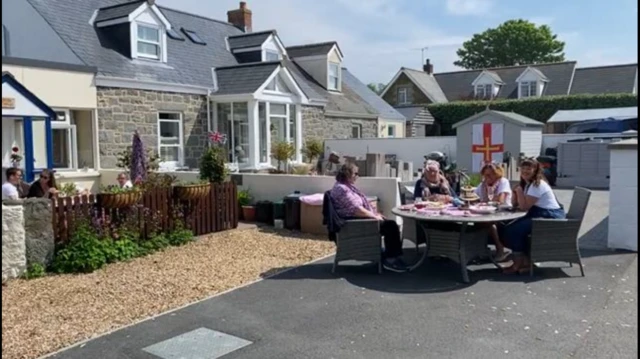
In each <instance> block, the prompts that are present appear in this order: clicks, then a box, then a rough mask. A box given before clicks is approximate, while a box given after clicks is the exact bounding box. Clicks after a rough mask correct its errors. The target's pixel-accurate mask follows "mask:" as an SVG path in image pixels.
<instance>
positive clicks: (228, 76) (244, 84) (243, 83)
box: [216, 61, 280, 95]
mask: <svg viewBox="0 0 640 359" xmlns="http://www.w3.org/2000/svg"><path fill="white" fill-rule="evenodd" d="M279 66H280V61H271V62H257V63H252V64H242V65H235V66H228V67H221V68H216V76H217V77H218V84H219V86H218V91H217V92H216V95H230V94H247V93H253V92H255V91H256V90H257V89H258V88H259V87H260V86H261V85H262V84H264V83H265V81H267V79H268V78H269V76H271V74H272V73H273V72H274V71H275V70H276V69H277V68H278V67H279Z"/></svg>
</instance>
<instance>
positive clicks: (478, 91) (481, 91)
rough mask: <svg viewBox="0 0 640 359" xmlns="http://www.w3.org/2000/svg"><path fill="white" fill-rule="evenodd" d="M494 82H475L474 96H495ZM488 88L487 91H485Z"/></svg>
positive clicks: (490, 97) (488, 97)
mask: <svg viewBox="0 0 640 359" xmlns="http://www.w3.org/2000/svg"><path fill="white" fill-rule="evenodd" d="M495 86H496V85H494V84H477V85H476V86H475V90H474V92H475V97H477V98H486V99H492V98H494V97H495V96H494V95H493V92H494V89H495ZM487 90H488V93H487Z"/></svg>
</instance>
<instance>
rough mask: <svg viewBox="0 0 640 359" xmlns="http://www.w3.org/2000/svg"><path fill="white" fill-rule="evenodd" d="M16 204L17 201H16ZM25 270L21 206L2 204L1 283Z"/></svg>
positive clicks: (18, 204) (25, 260) (19, 204)
mask: <svg viewBox="0 0 640 359" xmlns="http://www.w3.org/2000/svg"><path fill="white" fill-rule="evenodd" d="M16 202H17V201H16ZM26 268H27V258H26V249H25V230H24V214H23V210H22V204H21V203H20V202H17V203H15V204H13V203H12V204H6V205H5V204H4V203H3V204H2V282H4V281H6V280H7V279H11V278H17V277H19V276H20V275H22V273H23V272H24V271H25V269H26Z"/></svg>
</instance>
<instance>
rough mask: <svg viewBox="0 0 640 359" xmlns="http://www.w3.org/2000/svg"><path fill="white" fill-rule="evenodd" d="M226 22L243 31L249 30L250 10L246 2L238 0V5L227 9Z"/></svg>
mask: <svg viewBox="0 0 640 359" xmlns="http://www.w3.org/2000/svg"><path fill="white" fill-rule="evenodd" d="M227 18H228V22H229V23H231V24H233V25H234V26H235V27H237V28H238V29H240V30H242V31H244V32H251V10H249V9H248V8H247V3H246V2H244V1H240V7H239V8H238V9H235V10H229V11H227Z"/></svg>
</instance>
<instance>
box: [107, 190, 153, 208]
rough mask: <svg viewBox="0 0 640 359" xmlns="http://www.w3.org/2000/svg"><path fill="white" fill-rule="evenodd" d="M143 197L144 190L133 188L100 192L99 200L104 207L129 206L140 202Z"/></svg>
mask: <svg viewBox="0 0 640 359" xmlns="http://www.w3.org/2000/svg"><path fill="white" fill-rule="evenodd" d="M140 198H142V192H140V191H136V190H132V191H127V192H121V193H99V194H98V200H99V201H100V203H101V204H102V207H103V208H108V209H115V208H127V207H131V206H133V205H134V204H136V203H138V201H140Z"/></svg>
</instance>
